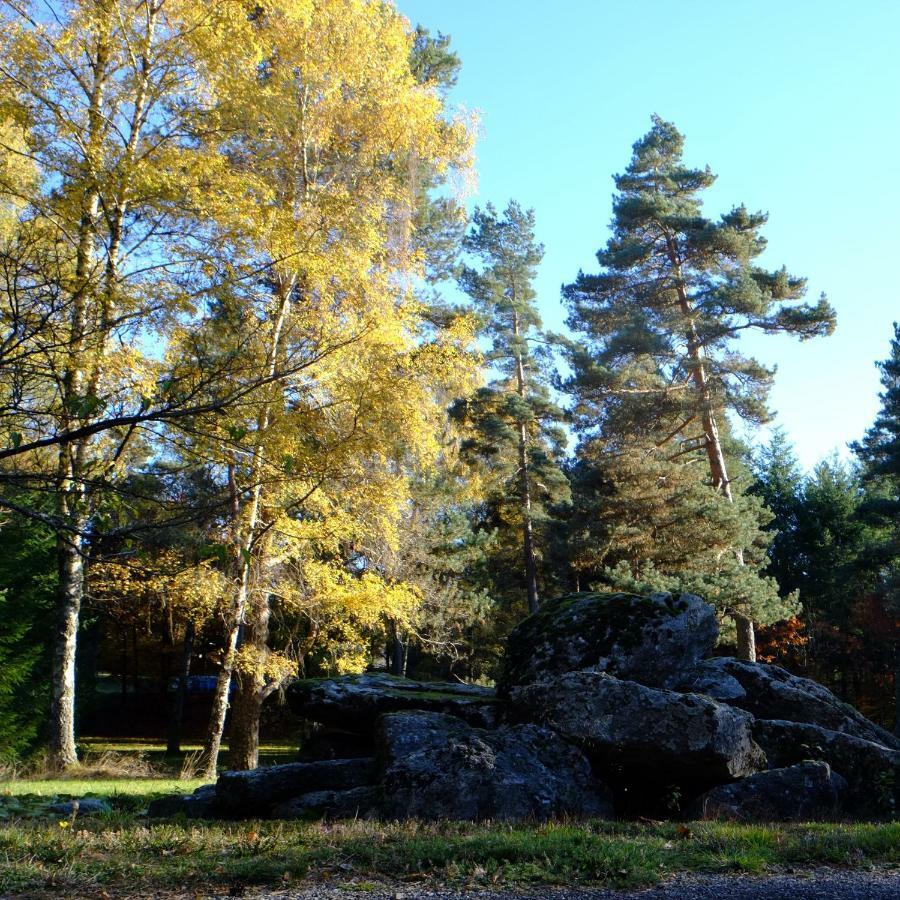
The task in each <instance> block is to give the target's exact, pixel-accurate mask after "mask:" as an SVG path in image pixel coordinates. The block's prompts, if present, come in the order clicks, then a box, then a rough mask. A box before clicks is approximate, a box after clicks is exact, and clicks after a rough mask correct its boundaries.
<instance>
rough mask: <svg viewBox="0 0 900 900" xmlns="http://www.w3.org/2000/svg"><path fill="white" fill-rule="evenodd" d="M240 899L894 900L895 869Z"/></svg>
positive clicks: (314, 890) (899, 886)
mask: <svg viewBox="0 0 900 900" xmlns="http://www.w3.org/2000/svg"><path fill="white" fill-rule="evenodd" d="M244 897H245V900H360V898H362V897H365V898H367V900H463V898H467V900H763V898H765V900H900V871H896V870H895V871H877V872H841V871H836V870H833V869H827V870H817V871H813V872H804V873H801V874H793V875H778V876H766V877H759V878H754V877H735V878H732V877H721V876H709V877H702V878H696V877H695V878H678V879H675V880H674V881H670V882H668V883H666V884H662V885H657V886H656V887H652V888H646V889H643V890H639V891H625V892H620V891H605V890H591V889H585V888H546V889H543V890H542V889H537V890H535V889H531V890H525V891H458V890H449V889H444V888H427V887H422V888H419V887H414V886H411V885H403V886H400V887H379V888H377V889H374V890H372V889H370V886H366V888H364V889H363V890H360V889H359V888H357V889H354V890H341V889H338V888H331V887H324V886H316V887H308V888H301V889H290V890H280V891H275V892H268V893H266V892H263V893H253V892H248V893H246V894H245V895H244Z"/></svg>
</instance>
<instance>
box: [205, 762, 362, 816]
mask: <svg viewBox="0 0 900 900" xmlns="http://www.w3.org/2000/svg"><path fill="white" fill-rule="evenodd" d="M375 775H376V773H375V761H374V760H373V759H370V758H358V759H329V760H321V761H319V762H308V763H302V762H298V763H287V764H286V765H281V766H264V767H263V768H260V769H254V770H253V771H251V772H223V773H222V774H221V775H220V776H219V780H218V781H217V782H216V804H217V806H218V807H219V809H220V811H221V813H222V815H224V816H226V817H234V818H252V817H253V816H267V815H269V814H270V813H271V811H272V810H273V809H274V808H275V807H276V806H277V805H278V804H280V803H283V802H284V801H286V800H290V799H291V798H293V797H299V796H301V795H302V794H308V793H310V792H312V791H344V790H348V789H350V788H356V787H364V786H367V785H371V784H373V783H374V781H375Z"/></svg>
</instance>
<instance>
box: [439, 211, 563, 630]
mask: <svg viewBox="0 0 900 900" xmlns="http://www.w3.org/2000/svg"><path fill="white" fill-rule="evenodd" d="M464 248H465V250H466V251H467V252H468V253H469V254H470V255H471V256H472V257H474V258H475V259H476V260H478V261H479V262H480V264H481V265H480V267H479V268H474V267H470V266H465V267H463V269H462V272H461V274H460V285H461V287H462V288H463V290H464V291H465V292H466V293H467V294H468V295H469V296H470V297H471V298H472V300H473V302H474V304H475V308H476V310H477V312H478V314H479V315H480V317H481V321H482V329H483V330H482V335H483V337H484V339H485V340H486V342H487V344H488V350H487V353H486V360H487V362H488V363H489V365H490V366H491V369H492V371H493V372H494V373H495V377H494V378H493V379H492V380H491V381H490V383H489V384H488V385H487V386H486V387H484V388H482V389H481V390H479V391H478V392H477V393H476V394H475V396H474V397H471V398H469V399H467V400H466V401H464V402H461V403H458V404H457V405H456V408H455V414H456V417H457V419H459V420H460V421H462V422H465V423H467V424H468V425H469V426H471V428H472V432H471V434H472V437H471V438H470V439H469V441H468V443H467V445H466V450H467V451H468V454H469V456H470V458H477V459H479V460H480V461H482V462H484V463H486V464H488V465H489V467H490V469H491V474H492V481H493V484H494V490H493V498H492V499H493V502H494V508H495V510H497V511H498V513H499V515H500V518H501V519H502V520H503V521H505V522H506V523H509V524H510V525H512V526H513V527H517V528H518V529H519V530H520V531H521V546H522V563H523V569H524V573H525V588H526V592H527V597H528V609H529V611H530V612H535V611H536V610H537V609H538V606H539V603H540V599H539V589H538V582H539V577H538V557H539V555H540V548H539V547H538V546H537V541H538V539H537V537H536V532H538V531H540V530H541V529H543V528H544V527H545V526H546V524H547V521H548V517H550V515H551V508H552V506H553V505H554V504H555V503H559V502H561V501H564V500H566V499H567V498H568V494H569V485H568V481H567V479H566V477H565V475H564V474H563V471H562V466H561V462H562V454H563V451H564V448H565V444H566V435H565V431H564V429H563V427H562V423H563V421H564V418H565V413H564V412H563V410H562V409H561V408H560V407H559V406H558V405H557V403H556V402H555V401H554V400H553V397H552V392H551V382H552V377H553V354H552V349H551V344H550V341H549V340H548V337H547V335H546V334H545V333H544V332H543V330H542V323H541V317H540V314H539V313H538V310H537V305H536V302H535V300H536V294H535V291H534V288H533V286H532V283H533V281H534V278H535V274H536V272H537V267H538V265H539V264H540V261H541V258H542V257H543V254H544V248H543V246H542V245H541V244H539V243H537V241H536V240H535V236H534V211H533V210H524V209H522V207H521V206H520V205H519V204H518V203H517V202H516V201H514V200H512V201H510V202H509V204H508V205H507V207H506V209H505V210H504V212H503V214H502V215H500V214H498V212H497V210H496V209H495V208H494V207H493V206H492V205H490V204H488V205H487V206H486V207H485V209H483V210H476V211H475V213H474V216H473V224H472V228H471V230H470V232H469V234H468V235H467V236H466V239H465V243H464Z"/></svg>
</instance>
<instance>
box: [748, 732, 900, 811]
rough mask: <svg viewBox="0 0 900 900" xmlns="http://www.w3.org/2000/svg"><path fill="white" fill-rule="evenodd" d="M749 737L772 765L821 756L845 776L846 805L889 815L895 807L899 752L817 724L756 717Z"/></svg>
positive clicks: (899, 799) (899, 804) (898, 805)
mask: <svg viewBox="0 0 900 900" xmlns="http://www.w3.org/2000/svg"><path fill="white" fill-rule="evenodd" d="M753 737H754V738H755V740H756V742H757V743H758V744H759V745H760V746H761V747H762V748H763V750H765V752H766V756H767V757H768V758H769V764H770V765H772V766H791V765H794V764H795V763H799V762H802V761H803V760H806V759H816V760H822V761H824V762H826V763H828V764H829V765H830V766H831V767H832V768H833V769H834V770H835V771H836V772H840V774H841V775H843V777H844V778H845V779H846V780H847V783H848V790H847V795H846V797H845V800H844V805H845V808H846V809H847V811H848V812H851V813H853V814H855V815H864V816H878V817H884V818H890V817H891V816H895V815H896V814H897V813H898V812H900V751H898V750H892V749H891V748H889V747H884V746H882V745H881V744H876V743H873V742H872V741H864V740H862V738H858V737H853V736H852V735H849V734H844V733H842V732H839V731H830V730H829V729H827V728H821V727H820V726H818V725H806V724H803V723H801V722H786V721H783V720H774V721H772V720H766V719H763V720H759V721H757V722H755V723H754V725H753Z"/></svg>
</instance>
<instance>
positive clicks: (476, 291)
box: [0, 0, 900, 773]
mask: <svg viewBox="0 0 900 900" xmlns="http://www.w3.org/2000/svg"><path fill="white" fill-rule="evenodd" d="M0 41H2V51H0V57H2V67H0V85H2V88H0V154H2V156H0V195H2V203H0V295H2V296H0V317H2V333H0V374H2V377H0V431H2V434H0V515H2V518H0V670H2V672H3V676H2V680H0V746H2V747H3V748H4V750H5V751H6V752H7V753H8V754H11V755H21V756H24V755H26V754H28V753H30V752H32V751H33V750H35V748H38V747H44V748H46V750H47V752H48V754H49V759H50V762H51V763H52V764H53V765H54V766H55V767H57V768H67V767H70V766H73V765H75V764H76V763H77V758H78V751H77V745H76V738H77V718H78V716H79V715H80V709H81V705H82V704H84V703H85V702H87V698H89V695H90V684H91V680H92V678H93V677H94V676H95V675H96V673H97V672H99V671H104V672H114V673H117V674H118V676H119V677H120V678H121V679H122V684H123V688H125V687H126V686H127V685H126V682H127V679H128V677H132V678H133V680H134V684H135V685H137V684H138V679H139V678H147V677H152V678H156V679H158V680H159V682H160V685H161V690H162V692H163V693H164V694H165V693H166V690H167V688H166V686H167V685H168V684H169V683H170V681H171V680H172V679H176V680H177V681H178V683H179V684H180V685H181V686H182V688H183V687H184V686H185V685H186V683H187V678H188V676H189V675H190V674H192V673H199V674H206V675H210V676H213V677H214V679H215V689H214V691H213V695H212V702H211V704H210V710H209V721H208V725H207V728H206V738H205V741H204V758H203V765H204V768H205V770H206V772H207V773H212V772H214V771H215V767H216V765H217V761H218V755H219V749H220V744H221V742H222V740H223V735H225V734H226V728H227V739H228V742H229V750H230V759H229V761H230V764H231V765H232V766H233V767H236V768H252V767H254V766H255V765H256V764H257V761H258V752H259V728H260V721H261V717H262V714H263V709H264V706H265V705H266V702H267V701H269V705H271V703H272V700H270V698H273V697H275V696H276V695H278V694H279V693H280V692H281V691H282V690H283V689H284V687H285V686H286V685H288V684H289V683H290V681H291V680H293V679H296V678H298V677H306V676H310V675H317V674H325V673H333V672H338V673H344V672H358V671H362V670H364V669H365V668H366V667H368V666H371V665H378V666H383V667H385V668H387V669H388V670H390V671H392V672H394V673H395V674H407V673H412V672H416V673H418V674H423V675H426V676H427V675H436V676H437V675H439V676H441V677H448V678H450V677H458V678H463V679H467V680H490V679H492V678H493V677H494V675H495V673H496V670H497V665H498V661H499V659H500V654H501V652H502V643H503V639H504V637H505V635H506V634H507V633H508V631H509V630H510V628H511V627H512V626H513V625H514V624H515V623H516V622H517V621H519V620H520V619H521V618H522V617H523V616H524V615H526V614H527V613H528V612H529V611H534V610H535V609H537V608H538V607H539V605H540V603H541V600H542V599H543V598H545V597H549V596H553V595H556V594H560V593H565V592H568V591H573V590H593V589H598V590H634V591H646V590H660V589H664V590H690V591H693V592H696V593H699V594H701V595H702V596H703V597H705V598H706V599H708V600H709V601H710V602H711V603H713V604H714V605H715V606H716V608H717V610H718V611H719V613H720V618H721V622H722V628H723V641H724V643H725V644H726V645H729V644H730V645H733V646H734V648H735V651H736V652H737V653H738V654H739V655H741V656H742V657H743V658H747V659H752V658H755V657H756V656H757V655H759V656H760V657H761V658H764V659H771V660H775V661H782V662H785V663H786V664H788V665H789V666H790V667H792V668H794V669H796V670H799V671H803V672H807V673H811V674H814V675H815V676H816V677H818V678H820V679H821V680H823V681H825V683H827V684H829V685H831V686H833V687H835V689H836V690H838V692H839V693H841V695H842V696H844V697H846V698H848V699H850V700H852V701H853V702H856V703H858V704H860V705H862V706H863V707H864V708H865V711H866V712H867V713H869V714H870V715H873V716H874V717H876V718H879V719H881V720H882V721H883V722H885V723H887V724H890V723H892V722H894V721H896V709H895V701H894V700H893V697H894V691H895V690H896V687H895V686H896V684H897V678H896V671H897V666H898V639H897V612H898V602H897V572H898V560H900V550H898V518H900V517H898V495H900V451H898V440H900V437H898V429H900V424H898V423H900V331H897V330H896V327H895V333H894V335H893V340H892V343H891V349H890V354H889V356H888V358H887V359H886V360H885V361H884V362H883V363H882V364H881V371H882V383H883V386H884V392H883V394H882V407H881V412H880V414H879V418H878V419H877V421H876V422H875V423H874V424H873V426H872V428H871V429H870V430H869V431H868V432H867V434H866V435H865V436H864V437H863V438H862V440H861V441H860V443H859V444H858V445H856V446H855V448H854V450H855V460H856V461H855V462H853V463H841V462H838V461H836V460H830V461H826V462H823V463H822V464H821V465H820V466H819V467H818V468H817V469H816V470H815V471H814V472H813V473H812V474H811V475H804V474H803V473H802V472H801V470H800V469H799V466H798V464H797V462H796V460H795V458H794V457H793V455H792V452H791V448H790V446H789V443H788V442H787V440H786V438H785V437H784V436H783V435H781V434H779V433H776V435H775V437H774V438H773V440H772V442H771V444H770V445H769V446H767V447H766V448H763V449H762V450H758V449H752V448H748V447H747V446H744V445H743V444H742V443H741V442H740V441H739V440H738V439H737V437H736V434H735V432H734V424H735V423H736V422H738V421H740V420H743V421H745V422H748V423H750V424H751V425H759V424H763V423H765V422H767V421H768V420H769V419H770V418H771V415H772V412H771V410H770V409H769V407H768V404H767V394H768V390H769V387H770V385H771V382H772V379H773V375H774V373H773V371H772V370H771V369H769V368H767V367H766V366H764V365H763V364H761V363H760V362H759V361H757V360H755V359H753V358H752V357H750V356H747V355H746V354H745V353H743V352H742V350H741V345H740V336H741V335H742V334H743V332H744V331H748V330H756V331H759V332H762V333H766V334H774V333H786V334H790V335H794V336H796V337H797V338H798V339H799V340H801V341H803V340H806V339H812V338H819V337H826V336H827V335H828V334H830V333H831V331H832V330H833V329H834V327H835V314H834V310H833V309H832V307H831V306H830V304H829V303H828V301H827V299H826V298H825V297H821V298H818V299H817V300H815V301H814V302H808V301H807V300H806V296H805V294H806V282H805V280H804V279H803V278H800V277H797V276H794V275H792V274H790V273H789V272H788V271H787V270H786V269H779V270H775V271H769V270H767V269H765V268H764V267H762V266H761V265H760V261H759V257H760V256H761V254H762V253H763V251H764V249H765V246H766V245H765V238H764V236H763V233H762V232H763V227H764V225H765V221H766V216H765V215H764V214H762V213H756V212H751V211H749V210H748V209H746V208H745V207H744V206H735V207H734V208H732V209H731V210H730V211H728V212H727V213H725V214H724V215H721V216H720V217H718V218H708V217H707V216H706V215H705V213H704V211H703V207H702V197H703V192H704V190H705V189H707V188H708V187H710V186H711V185H712V183H713V181H714V180H715V176H714V175H713V174H712V172H711V170H710V169H709V168H704V169H697V168H692V167H690V166H688V165H687V164H686V163H685V162H684V159H683V143H684V142H683V138H682V136H681V134H680V133H679V132H678V131H677V129H676V127H675V126H674V125H673V124H672V123H669V122H666V121H664V120H663V119H660V118H658V117H654V119H653V121H652V124H651V128H650V130H649V132H648V133H647V134H646V135H645V136H644V137H642V138H641V139H640V140H638V141H637V143H636V144H635V145H634V147H633V152H632V156H631V159H630V162H627V165H626V167H625V168H624V170H623V172H622V174H619V175H616V176H615V187H616V194H615V198H614V205H613V221H612V226H611V232H610V233H611V236H610V238H609V240H608V241H607V243H606V244H605V245H604V246H603V247H602V248H601V249H600V250H599V251H598V253H597V268H596V270H595V271H591V272H589V273H583V272H582V273H572V282H571V283H570V284H568V285H566V286H565V287H564V288H563V291H562V301H563V303H564V304H565V307H566V309H567V312H568V320H567V324H568V329H567V332H566V334H565V335H561V334H554V333H550V332H548V331H547V330H546V329H545V328H544V326H543V323H542V321H541V317H540V314H539V311H538V298H537V296H536V293H535V290H534V281H535V277H536V273H537V270H538V267H539V266H540V263H541V258H542V255H543V247H542V246H541V245H540V243H539V242H538V240H537V238H536V235H535V227H536V224H535V215H534V212H533V211H531V210H529V209H527V208H525V207H523V206H522V205H521V204H519V203H518V202H516V201H510V202H509V203H508V204H507V205H506V206H505V207H504V208H503V209H502V211H501V210H499V209H498V208H495V207H494V206H493V205H491V204H487V205H485V206H484V207H482V208H476V209H475V211H474V212H473V213H472V214H471V216H467V215H466V211H465V199H466V191H467V185H468V184H469V181H470V176H471V173H472V166H473V161H472V160H473V137H474V132H475V128H474V123H473V122H472V121H471V120H470V119H467V118H465V117H463V116H461V115H460V114H459V113H458V112H457V111H456V110H455V109H454V107H453V106H452V104H451V102H450V100H449V99H448V95H449V92H450V90H451V89H452V87H453V85H454V84H455V81H456V77H457V73H458V70H459V67H460V60H459V58H458V57H457V56H456V54H455V53H454V51H453V50H452V47H451V45H450V41H449V38H447V37H446V36H444V35H442V34H437V35H432V34H430V33H429V32H428V31H426V30H425V29H423V28H416V29H411V28H410V27H409V25H408V23H407V22H406V20H405V19H403V18H402V16H400V15H399V13H398V12H397V11H396V9H395V8H394V7H393V5H392V4H391V3H388V2H371V0H271V2H269V0H267V2H265V3H249V2H245V0H223V2H220V3H216V4H211V5H210V8H204V7H203V6H202V5H201V4H197V3H194V2H190V0H140V2H135V3H127V4H126V3H122V2H119V0H77V2H73V3H71V4H68V5H67V6H66V7H65V10H63V11H61V10H59V9H57V8H56V6H55V5H53V4H50V5H49V6H48V5H47V4H38V3H34V4H31V3H27V2H22V3H19V2H16V3H7V4H5V6H4V12H3V17H2V20H0ZM545 302H546V298H545ZM887 338H890V335H887V336H886V339H887ZM800 352H802V351H800ZM170 693H171V692H170ZM183 700H184V694H183V692H181V693H179V692H178V691H176V692H175V693H174V694H173V695H172V697H170V699H169V700H168V701H167V702H170V703H171V712H170V718H171V719H172V725H173V727H172V728H171V730H170V734H169V740H170V746H171V747H172V748H173V749H174V748H177V746H178V744H179V739H180V735H179V732H178V727H177V726H178V722H179V720H180V713H179V703H180V702H183Z"/></svg>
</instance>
